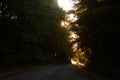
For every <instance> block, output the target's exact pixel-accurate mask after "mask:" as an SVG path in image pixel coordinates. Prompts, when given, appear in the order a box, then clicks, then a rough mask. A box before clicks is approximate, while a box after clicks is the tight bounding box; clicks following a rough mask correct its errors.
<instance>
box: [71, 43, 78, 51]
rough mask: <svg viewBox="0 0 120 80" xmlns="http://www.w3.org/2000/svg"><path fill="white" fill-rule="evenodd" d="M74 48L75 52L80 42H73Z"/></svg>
mask: <svg viewBox="0 0 120 80" xmlns="http://www.w3.org/2000/svg"><path fill="white" fill-rule="evenodd" d="M72 49H73V51H74V52H75V51H76V50H77V49H78V43H75V44H73V46H72Z"/></svg>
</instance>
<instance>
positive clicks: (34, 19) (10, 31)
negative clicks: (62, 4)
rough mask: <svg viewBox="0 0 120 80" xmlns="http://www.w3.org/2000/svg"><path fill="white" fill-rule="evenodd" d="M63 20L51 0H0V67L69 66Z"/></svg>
mask: <svg viewBox="0 0 120 80" xmlns="http://www.w3.org/2000/svg"><path fill="white" fill-rule="evenodd" d="M63 17H64V12H63V11H62V10H61V9H60V8H59V7H58V6H57V2H56V1H55V0H34V1H33V0H10V1H9V0H4V1H0V32H1V33H0V36H1V39H0V54H1V56H0V61H1V64H0V66H1V67H10V66H11V67H12V66H18V65H23V64H48V63H69V57H70V56H72V51H71V48H70V47H69V42H68V40H67V38H66V37H67V35H68V34H67V30H64V29H61V27H60V25H59V23H60V21H61V20H62V19H63Z"/></svg>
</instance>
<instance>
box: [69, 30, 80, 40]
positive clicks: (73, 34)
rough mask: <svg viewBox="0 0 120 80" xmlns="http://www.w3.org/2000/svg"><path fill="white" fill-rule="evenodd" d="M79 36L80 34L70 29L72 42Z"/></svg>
mask: <svg viewBox="0 0 120 80" xmlns="http://www.w3.org/2000/svg"><path fill="white" fill-rule="evenodd" d="M77 38H79V36H78V35H77V34H76V33H75V32H72V31H70V33H69V40H70V42H73V41H75V40H76V39H77Z"/></svg>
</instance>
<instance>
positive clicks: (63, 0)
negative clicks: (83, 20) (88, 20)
mask: <svg viewBox="0 0 120 80" xmlns="http://www.w3.org/2000/svg"><path fill="white" fill-rule="evenodd" d="M73 3H74V2H73V1H72V0H58V5H59V6H60V7H61V8H63V10H65V11H69V10H71V9H72V7H73V6H74V4H73Z"/></svg>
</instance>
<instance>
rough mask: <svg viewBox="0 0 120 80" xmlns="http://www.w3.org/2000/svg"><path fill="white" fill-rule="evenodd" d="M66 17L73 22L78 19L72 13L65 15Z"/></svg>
mask: <svg viewBox="0 0 120 80" xmlns="http://www.w3.org/2000/svg"><path fill="white" fill-rule="evenodd" d="M66 19H67V20H68V21H71V22H75V21H76V20H78V18H77V16H75V15H74V14H68V15H66Z"/></svg>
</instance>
